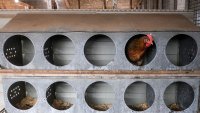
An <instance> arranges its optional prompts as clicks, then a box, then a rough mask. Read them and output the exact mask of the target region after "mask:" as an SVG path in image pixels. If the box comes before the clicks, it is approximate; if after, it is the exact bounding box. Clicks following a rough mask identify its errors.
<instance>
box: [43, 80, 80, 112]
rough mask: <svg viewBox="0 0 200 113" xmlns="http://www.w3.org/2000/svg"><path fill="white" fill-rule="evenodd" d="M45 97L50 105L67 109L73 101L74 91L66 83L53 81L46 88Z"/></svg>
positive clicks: (58, 108)
mask: <svg viewBox="0 0 200 113" xmlns="http://www.w3.org/2000/svg"><path fill="white" fill-rule="evenodd" d="M46 98H47V101H48V103H49V105H50V106H51V107H53V108H55V109H57V110H67V109H69V108H71V107H72V106H73V104H74V103H75V99H76V92H75V91H74V89H73V88H72V86H71V85H69V84H68V83H65V82H55V83H53V84H52V85H50V87H49V88H48V89H47V92H46Z"/></svg>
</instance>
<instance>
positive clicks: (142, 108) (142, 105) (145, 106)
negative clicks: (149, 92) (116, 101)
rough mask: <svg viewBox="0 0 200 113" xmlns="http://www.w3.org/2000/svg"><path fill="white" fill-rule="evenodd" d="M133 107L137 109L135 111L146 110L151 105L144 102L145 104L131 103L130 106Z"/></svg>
mask: <svg viewBox="0 0 200 113" xmlns="http://www.w3.org/2000/svg"><path fill="white" fill-rule="evenodd" d="M129 107H130V108H131V109H133V110H135V111H145V110H147V109H148V108H149V107H150V106H149V105H148V104H147V103H143V104H138V105H131V106H129Z"/></svg>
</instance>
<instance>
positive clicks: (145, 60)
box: [125, 34, 156, 66]
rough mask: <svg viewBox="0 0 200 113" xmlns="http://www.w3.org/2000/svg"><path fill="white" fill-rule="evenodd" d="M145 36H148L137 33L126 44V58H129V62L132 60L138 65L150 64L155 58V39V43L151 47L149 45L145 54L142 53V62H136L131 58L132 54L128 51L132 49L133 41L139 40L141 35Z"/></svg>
mask: <svg viewBox="0 0 200 113" xmlns="http://www.w3.org/2000/svg"><path fill="white" fill-rule="evenodd" d="M144 36H146V35H144V34H138V35H135V36H133V37H131V38H130V39H129V40H128V42H127V44H126V47H125V55H126V58H127V59H128V61H129V62H131V63H132V64H134V65H137V66H144V65H147V64H149V63H150V62H151V61H152V60H153V58H154V57H155V55H156V44H155V42H154V41H153V45H151V46H150V47H148V48H147V49H146V50H145V53H144V55H141V56H142V57H141V59H142V60H141V61H140V63H137V62H134V61H133V60H131V58H130V57H131V56H129V55H128V52H129V51H130V48H131V45H132V43H135V42H138V39H140V38H141V37H144ZM153 38H154V37H153ZM138 44H139V43H138ZM137 53H138V54H140V53H141V52H137Z"/></svg>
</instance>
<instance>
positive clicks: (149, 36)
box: [147, 34, 153, 42]
mask: <svg viewBox="0 0 200 113" xmlns="http://www.w3.org/2000/svg"><path fill="white" fill-rule="evenodd" d="M147 37H148V38H149V40H150V41H151V42H153V37H152V35H151V34H147Z"/></svg>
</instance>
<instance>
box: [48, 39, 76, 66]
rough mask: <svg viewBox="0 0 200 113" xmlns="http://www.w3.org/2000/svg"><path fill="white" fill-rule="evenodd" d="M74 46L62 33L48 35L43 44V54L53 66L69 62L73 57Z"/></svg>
mask: <svg viewBox="0 0 200 113" xmlns="http://www.w3.org/2000/svg"><path fill="white" fill-rule="evenodd" d="M74 54H75V47H74V45H73V43H72V41H71V40H70V39H69V38H68V37H66V36H64V35H54V36H52V37H50V38H49V39H48V40H47V41H46V42H45V45H44V56H45V57H46V59H47V60H48V61H49V63H51V64H53V65H55V66H64V65H67V64H69V63H70V62H71V61H72V59H73V58H74Z"/></svg>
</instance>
